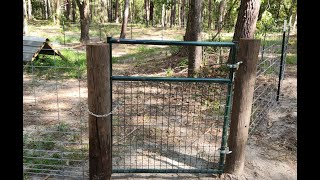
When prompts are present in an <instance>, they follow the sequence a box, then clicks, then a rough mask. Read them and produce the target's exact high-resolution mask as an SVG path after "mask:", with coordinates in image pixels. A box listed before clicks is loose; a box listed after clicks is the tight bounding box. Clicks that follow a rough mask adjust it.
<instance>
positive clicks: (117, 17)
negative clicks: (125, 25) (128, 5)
mask: <svg viewBox="0 0 320 180" xmlns="http://www.w3.org/2000/svg"><path fill="white" fill-rule="evenodd" d="M118 9H119V0H116V7H115V12H114V17H115V19H116V23H119V16H118Z"/></svg>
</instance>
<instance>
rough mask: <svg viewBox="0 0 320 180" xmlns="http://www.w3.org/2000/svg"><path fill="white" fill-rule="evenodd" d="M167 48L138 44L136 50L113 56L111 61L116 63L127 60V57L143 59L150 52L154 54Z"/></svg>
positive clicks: (148, 55)
mask: <svg viewBox="0 0 320 180" xmlns="http://www.w3.org/2000/svg"><path fill="white" fill-rule="evenodd" d="M166 50H169V49H168V48H151V47H148V46H146V45H139V46H138V47H137V48H136V51H135V52H134V53H130V54H126V55H123V56H120V57H113V59H112V62H113V63H117V62H119V61H123V60H127V59H132V58H135V59H138V60H140V59H141V60H143V59H144V58H146V57H150V56H151V55H152V54H155V53H157V52H162V51H166Z"/></svg>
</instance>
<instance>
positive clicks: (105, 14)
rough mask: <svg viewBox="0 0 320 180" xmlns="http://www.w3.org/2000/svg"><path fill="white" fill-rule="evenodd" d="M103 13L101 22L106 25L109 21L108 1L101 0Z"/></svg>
mask: <svg viewBox="0 0 320 180" xmlns="http://www.w3.org/2000/svg"><path fill="white" fill-rule="evenodd" d="M101 11H102V13H101V15H100V22H101V23H106V22H107V21H108V11H107V0H101Z"/></svg>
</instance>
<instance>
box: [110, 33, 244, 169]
mask: <svg viewBox="0 0 320 180" xmlns="http://www.w3.org/2000/svg"><path fill="white" fill-rule="evenodd" d="M107 43H108V44H109V45H110V71H109V72H110V88H111V90H110V91H111V92H112V82H113V81H161V82H210V83H219V84H227V86H228V87H227V88H228V90H227V98H226V107H225V113H224V122H223V130H222V141H221V147H220V149H219V150H220V159H219V168H218V169H210V170H202V169H188V170H184V169H161V170H153V169H131V170H130V169H129V170H125V169H113V170H112V173H212V174H221V173H223V169H224V164H225V157H226V154H228V153H230V152H229V148H228V147H227V139H228V128H229V122H230V113H231V104H232V94H233V91H232V89H233V88H232V87H233V83H234V77H235V70H236V69H237V67H238V65H239V63H236V52H237V44H236V43H234V42H199V41H164V40H163V41H160V40H130V39H116V38H112V37H108V38H107ZM112 44H145V45H176V46H214V47H229V48H230V52H231V56H230V57H231V64H227V66H228V68H229V78H170V77H141V76H139V77H137V76H135V77H131V76H112ZM110 99H112V93H110ZM113 108H115V107H114V106H113V104H112V101H111V109H113ZM110 116H111V119H112V114H110ZM111 129H112V128H111ZM111 134H112V132H111ZM111 144H112V143H111ZM111 157H112V155H111Z"/></svg>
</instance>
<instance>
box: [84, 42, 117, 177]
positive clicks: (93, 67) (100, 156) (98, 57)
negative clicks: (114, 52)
mask: <svg viewBox="0 0 320 180" xmlns="http://www.w3.org/2000/svg"><path fill="white" fill-rule="evenodd" d="M86 51H87V73H88V78H87V81H88V108H89V110H90V111H91V112H92V113H94V114H98V115H103V114H108V113H109V112H110V111H111V99H110V97H111V96H110V93H111V92H110V81H109V80H110V74H109V66H110V57H109V45H108V44H88V45H87V47H86ZM111 128H112V126H111V117H110V116H108V117H95V116H92V115H89V176H90V180H100V179H101V180H102V179H103V180H107V179H111V173H112V159H111V158H112V156H111V150H112V148H111V143H112V139H111V138H112V137H111Z"/></svg>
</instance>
